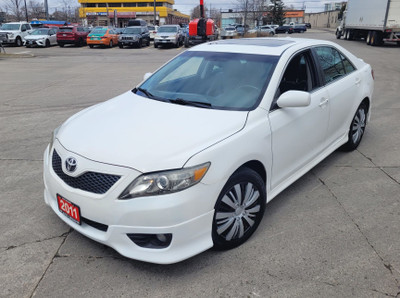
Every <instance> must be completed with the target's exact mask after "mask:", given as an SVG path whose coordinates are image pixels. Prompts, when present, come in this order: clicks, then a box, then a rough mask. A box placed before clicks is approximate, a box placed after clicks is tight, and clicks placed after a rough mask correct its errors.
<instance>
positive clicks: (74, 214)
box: [57, 194, 81, 225]
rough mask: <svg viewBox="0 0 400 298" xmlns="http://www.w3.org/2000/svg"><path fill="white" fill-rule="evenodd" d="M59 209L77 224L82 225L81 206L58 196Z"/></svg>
mask: <svg viewBox="0 0 400 298" xmlns="http://www.w3.org/2000/svg"><path fill="white" fill-rule="evenodd" d="M57 202H58V209H59V210H60V211H61V212H62V213H64V214H65V215H66V216H67V217H69V218H70V219H71V220H73V221H74V222H76V223H77V224H79V225H80V224H81V210H80V209H79V206H77V205H75V204H74V203H71V202H70V201H68V200H67V199H66V198H63V197H62V196H60V195H59V194H57Z"/></svg>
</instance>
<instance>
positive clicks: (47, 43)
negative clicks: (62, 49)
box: [45, 39, 50, 48]
mask: <svg viewBox="0 0 400 298" xmlns="http://www.w3.org/2000/svg"><path fill="white" fill-rule="evenodd" d="M45 47H46V48H48V47H50V40H48V39H46V43H45Z"/></svg>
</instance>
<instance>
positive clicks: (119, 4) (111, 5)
mask: <svg viewBox="0 0 400 298" xmlns="http://www.w3.org/2000/svg"><path fill="white" fill-rule="evenodd" d="M108 6H109V7H121V6H122V5H121V3H109V4H108Z"/></svg>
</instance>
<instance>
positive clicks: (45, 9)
mask: <svg viewBox="0 0 400 298" xmlns="http://www.w3.org/2000/svg"><path fill="white" fill-rule="evenodd" d="M44 13H45V15H46V20H49V4H48V3H47V0H44Z"/></svg>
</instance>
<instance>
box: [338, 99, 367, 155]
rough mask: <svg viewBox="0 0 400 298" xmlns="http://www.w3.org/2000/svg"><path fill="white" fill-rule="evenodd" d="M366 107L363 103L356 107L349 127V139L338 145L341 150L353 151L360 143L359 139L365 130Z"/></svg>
mask: <svg viewBox="0 0 400 298" xmlns="http://www.w3.org/2000/svg"><path fill="white" fill-rule="evenodd" d="M367 114H368V109H367V105H366V104H365V103H361V104H360V106H359V107H358V109H357V111H356V114H355V115H354V118H353V120H352V121H351V124H350V128H349V140H348V141H347V143H346V144H344V145H343V146H342V147H340V150H342V151H353V150H355V149H356V148H357V147H358V145H360V143H361V139H362V137H363V135H364V132H365V126H366V125H367Z"/></svg>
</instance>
